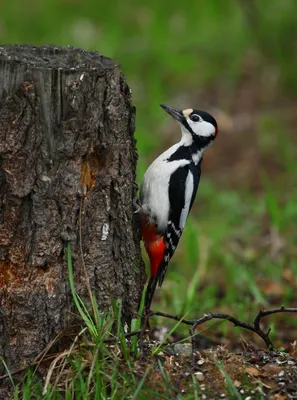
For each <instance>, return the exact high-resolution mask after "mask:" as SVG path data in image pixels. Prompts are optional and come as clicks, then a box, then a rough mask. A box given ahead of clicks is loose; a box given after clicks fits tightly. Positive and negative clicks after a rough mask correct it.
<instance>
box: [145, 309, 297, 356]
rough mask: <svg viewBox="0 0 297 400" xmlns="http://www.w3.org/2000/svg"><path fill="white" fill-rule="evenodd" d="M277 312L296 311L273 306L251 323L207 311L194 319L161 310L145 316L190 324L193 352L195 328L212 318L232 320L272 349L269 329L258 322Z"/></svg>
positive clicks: (235, 324)
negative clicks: (263, 327)
mask: <svg viewBox="0 0 297 400" xmlns="http://www.w3.org/2000/svg"><path fill="white" fill-rule="evenodd" d="M278 313H297V308H286V307H284V306H281V307H279V308H273V309H271V310H260V311H259V312H258V314H257V315H256V317H255V319H254V322H253V324H249V323H247V322H244V321H241V320H240V319H238V318H235V317H233V316H232V315H229V314H223V313H215V312H214V313H208V314H205V315H204V316H203V317H201V318H199V319H196V320H187V319H183V318H180V317H177V316H174V315H170V314H167V313H162V312H159V311H157V312H153V311H152V312H150V313H149V314H148V315H147V317H152V316H154V315H156V316H160V317H164V318H169V319H173V320H174V321H180V322H181V323H183V324H185V325H189V326H191V329H190V332H191V337H192V346H193V354H194V353H195V350H196V349H195V341H194V340H193V339H194V337H195V336H196V335H197V333H196V329H197V328H198V326H199V325H202V324H203V323H204V322H207V321H210V320H212V319H222V320H226V321H230V322H232V324H234V326H239V327H240V328H244V329H247V330H249V331H251V332H253V333H255V334H256V335H258V336H260V337H261V338H262V339H263V341H264V342H265V344H266V346H267V347H268V349H269V350H273V349H274V345H273V343H272V341H271V339H270V337H269V334H270V329H268V330H267V331H264V330H263V329H262V328H261V326H260V322H261V320H262V318H264V317H267V316H269V315H272V314H278Z"/></svg>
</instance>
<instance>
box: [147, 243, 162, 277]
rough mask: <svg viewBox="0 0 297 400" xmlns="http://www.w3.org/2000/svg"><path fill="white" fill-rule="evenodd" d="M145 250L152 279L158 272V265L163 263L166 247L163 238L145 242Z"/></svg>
mask: <svg viewBox="0 0 297 400" xmlns="http://www.w3.org/2000/svg"><path fill="white" fill-rule="evenodd" d="M144 246H145V249H146V251H147V254H148V256H149V259H150V262H151V277H152V278H154V277H155V276H156V273H157V271H158V268H159V265H160V264H161V262H162V261H163V257H164V253H165V249H166V245H165V243H164V240H163V237H162V236H161V237H159V238H158V239H157V240H154V241H145V242H144Z"/></svg>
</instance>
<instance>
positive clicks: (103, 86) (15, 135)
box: [0, 45, 145, 369]
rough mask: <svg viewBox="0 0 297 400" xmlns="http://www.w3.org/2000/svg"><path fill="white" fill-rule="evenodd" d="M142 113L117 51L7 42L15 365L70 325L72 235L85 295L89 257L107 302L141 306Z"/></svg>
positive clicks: (5, 322) (1, 70)
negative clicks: (138, 119)
mask: <svg viewBox="0 0 297 400" xmlns="http://www.w3.org/2000/svg"><path fill="white" fill-rule="evenodd" d="M134 118H135V109H134V107H133V106H132V104H131V94H130V90H129V88H128V86H127V85H126V83H125V81H124V78H123V75H122V73H121V72H120V69H119V66H118V65H117V64H116V63H115V62H113V61H112V60H110V59H108V58H106V57H103V56H102V55H100V54H98V53H96V52H85V51H83V50H79V49H74V48H70V47H69V48H68V47H67V48H59V47H53V46H45V47H33V46H15V45H12V46H10V45H9V46H2V47H0V355H2V356H4V358H5V360H6V363H7V364H8V366H9V368H12V369H14V368H17V367H19V366H21V365H24V364H26V363H29V362H31V361H32V360H33V358H34V357H35V356H36V355H38V354H39V353H40V352H41V351H42V350H43V349H44V348H45V346H46V345H47V344H48V343H49V342H50V341H51V340H52V339H53V338H54V337H55V335H56V334H57V333H59V332H60V331H61V330H62V329H63V328H65V327H66V326H67V325H69V323H70V320H71V313H69V311H70V310H71V308H72V304H73V302H72V299H71V294H70V290H69V285H68V272H67V263H66V259H65V247H66V246H67V244H68V243H69V242H70V243H71V249H72V257H73V265H74V273H75V282H76V288H77V290H78V292H79V294H80V295H82V296H84V297H85V298H87V290H86V284H85V283H86V282H85V275H84V272H83V268H82V265H83V264H82V263H83V262H84V263H85V265H86V270H87V275H88V277H89V279H90V283H91V287H92V290H93V292H94V294H95V295H96V298H97V301H98V304H99V307H100V309H103V308H106V307H108V306H109V305H110V302H111V299H112V298H114V299H118V298H119V299H122V301H123V309H124V310H123V311H124V314H125V316H126V317H131V315H133V313H135V311H136V310H137V307H138V303H139V299H140V295H141V291H142V289H143V285H144V281H145V273H144V266H143V261H142V259H141V255H140V247H139V234H138V223H137V220H136V219H135V218H136V217H135V215H134V214H133V211H134V208H135V207H134V205H133V204H134V202H133V200H134V199H135V198H136V189H137V188H136V185H135V168H136V161H137V152H136V147H135V140H134V137H133V133H134ZM81 249H82V251H81ZM83 260H84V261H83ZM0 369H1V367H0Z"/></svg>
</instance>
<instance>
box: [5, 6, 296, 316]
mask: <svg viewBox="0 0 297 400" xmlns="http://www.w3.org/2000/svg"><path fill="white" fill-rule="evenodd" d="M0 7H1V12H0V40H1V43H29V44H45V43H50V44H56V45H73V46H77V47H82V48H84V49H90V50H91V49H95V50H97V51H99V52H101V53H102V54H104V55H106V56H109V57H111V58H113V59H115V60H117V61H118V62H119V63H120V64H121V68H122V71H123V72H124V74H125V76H126V79H127V82H128V84H129V85H130V87H131V89H132V92H133V101H134V104H135V106H136V109H137V123H136V134H135V135H136V138H137V146H138V150H139V164H138V181H139V182H140V180H141V177H142V175H143V173H144V171H145V169H146V167H147V166H148V165H149V163H150V162H151V161H152V160H153V159H154V157H155V156H156V155H158V154H159V153H160V152H161V151H163V150H164V149H166V148H167V147H168V146H169V145H170V144H173V143H174V142H175V141H176V140H177V139H178V136H179V133H178V127H177V126H176V125H175V124H174V123H173V122H172V120H171V119H170V118H169V116H168V115H166V114H165V113H164V112H163V111H162V110H161V108H160V107H159V103H166V104H170V105H172V106H175V107H181V108H184V107H185V108H186V107H187V108H188V107H195V108H202V107H203V108H207V109H208V110H212V109H213V110H214V115H218V121H219V125H220V122H221V124H222V127H223V128H222V129H220V133H219V137H218V139H217V140H216V142H215V143H214V145H213V149H212V150H210V154H211V156H209V157H208V156H206V157H205V160H204V165H205V168H204V170H203V173H202V179H201V183H200V188H199V192H198V196H197V200H196V205H195V207H194V209H193V210H192V213H191V217H190V218H189V220H188V222H187V226H186V229H185V232H184V234H183V238H182V240H181V242H180V246H179V248H178V250H177V252H176V255H175V256H174V258H173V259H172V262H171V264H170V267H169V269H168V274H167V277H166V280H165V283H164V286H163V288H162V291H161V294H160V296H159V295H157V296H156V302H155V307H158V308H159V309H162V310H163V311H170V312H173V313H178V314H183V313H185V312H188V311H189V310H191V312H190V313H191V314H192V315H197V314H198V315H201V314H202V313H204V312H207V311H210V310H214V309H216V310H218V309H224V310H225V311H226V310H227V311H230V312H232V313H234V314H236V315H237V316H241V317H242V318H249V317H250V316H252V315H254V313H255V311H256V309H257V308H258V307H259V306H260V305H262V306H269V305H271V304H273V302H274V300H275V296H274V294H275V293H276V292H277V290H279V291H281V296H279V297H277V296H276V297H277V299H276V300H277V301H280V302H281V303H282V304H284V305H292V304H293V302H294V299H295V297H296V296H295V288H296V286H294V285H296V282H294V279H295V278H294V277H295V274H296V270H297V266H296V236H297V235H296V220H297V187H296V175H297V172H296V146H295V143H296V141H294V139H295V138H294V128H295V126H294V123H296V115H295V114H296V93H297V74H296V62H297V51H296V50H297V39H296V38H297V24H296V15H297V2H296V1H295V0H282V1H280V0H269V1H268V0H257V1H253V0H250V1H247V0H207V1H206V0H204V1H203V0H196V1H184V2H181V1H177V0H171V1H169V0H164V1H157V0H151V1H147V2H141V1H136V0H126V1H122V0H121V1H120V0H113V1H112V2H107V1H100V0H99V1H98V0H96V1H95V0H86V1H83V0H10V1H2V2H1V5H0ZM250 59H251V60H252V64H253V63H254V64H253V65H254V67H252V68H250V67H248V66H246V64H248V63H249V60H250ZM253 60H256V61H253ZM246 68H250V69H249V71H252V72H249V79H251V84H250V85H249V84H248V83H245V79H246V77H245V74H246V72H245V69H246ZM242 85H245V88H246V89H245V90H246V94H245V92H243V94H242V92H241V100H240V99H239V97H238V96H239V90H240V88H241V86H242ZM254 92H257V95H254ZM259 92H260V94H259ZM242 98H243V101H242ZM245 98H250V99H252V100H250V103H252V104H253V101H254V102H255V107H252V106H251V104H250V103H249V105H248V106H245V101H244V99H245ZM254 98H255V100H253V99H254ZM244 118H247V119H249V120H250V121H252V124H251V126H252V128H251V131H248V130H246V131H245V130H244V129H243V131H242V129H241V128H242V125H243V124H244V121H245V119H244ZM226 120H227V125H226ZM236 121H237V122H236ZM230 123H231V125H232V124H233V125H232V126H233V128H231V129H230V128H228V126H229V125H230ZM228 124H229V125H228ZM219 128H220V126H219ZM237 129H238V131H239V132H238V136H237ZM234 142H235V143H236V147H235V148H234V146H233V145H234ZM245 149H249V151H253V149H254V150H255V151H256V153H255V154H256V155H255V158H253V157H250V158H249V160H248V162H247V164H248V166H247V172H246V173H245V174H244V175H241V174H240V172H238V171H240V165H241V161H242V160H241V156H240V155H243V158H244V155H245ZM256 158H258V159H259V158H260V160H264V161H263V162H258V163H257V164H256V166H255V168H254V169H253V164H254V163H256ZM275 166H276V167H275ZM249 168H250V169H251V171H252V172H251V174H249ZM254 181H257V182H258V183H257V185H256V187H254V185H253V183H254ZM265 240H266V242H265ZM278 244H279V245H280V248H278V247H277V246H278ZM284 271H285V272H286V274H287V275H288V276H292V277H293V278H292V279H291V280H290V279H289V280H290V282H288V279H287V280H286V276H287V275H285V278H284V275H283V274H284ZM290 273H291V275H290ZM267 285H268V287H272V288H273V287H275V293H274V291H273V290H270V291H268V290H266V287H267ZM271 285H272V286H271ZM273 285H274V286H273ZM279 287H280V288H281V289H279ZM279 291H278V292H277V293H279ZM277 301H276V303H277ZM291 320H292V321H291V322H292V323H294V321H293V319H292V318H291Z"/></svg>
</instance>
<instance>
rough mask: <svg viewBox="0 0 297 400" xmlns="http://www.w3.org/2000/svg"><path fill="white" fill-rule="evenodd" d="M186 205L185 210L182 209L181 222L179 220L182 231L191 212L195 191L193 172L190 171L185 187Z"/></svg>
mask: <svg viewBox="0 0 297 400" xmlns="http://www.w3.org/2000/svg"><path fill="white" fill-rule="evenodd" d="M185 189H186V190H185V205H184V208H183V209H182V212H181V214H180V220H179V227H180V229H181V230H183V229H184V226H185V224H186V220H187V217H188V214H189V211H190V205H191V200H192V195H193V190H194V178H193V174H192V172H191V171H190V170H189V172H188V176H187V179H186V185H185Z"/></svg>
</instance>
